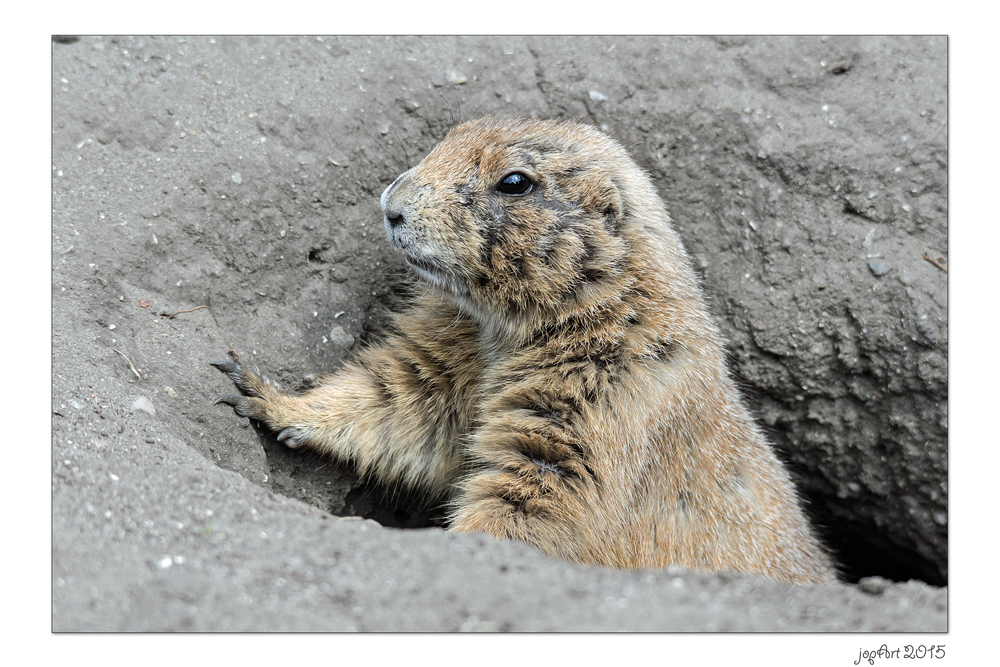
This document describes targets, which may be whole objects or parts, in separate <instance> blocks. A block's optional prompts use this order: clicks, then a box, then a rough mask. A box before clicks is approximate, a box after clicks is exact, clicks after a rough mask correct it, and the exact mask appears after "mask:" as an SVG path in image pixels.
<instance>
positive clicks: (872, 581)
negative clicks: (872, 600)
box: [858, 577, 889, 595]
mask: <svg viewBox="0 0 1000 667" xmlns="http://www.w3.org/2000/svg"><path fill="white" fill-rule="evenodd" d="M888 587H889V580H888V579H883V578H882V577H865V578H864V579H862V580H861V581H859V582H858V588H859V589H860V590H861V592H862V593H867V594H868V595H882V593H884V592H885V589H887V588H888Z"/></svg>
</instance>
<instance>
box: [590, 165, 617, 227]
mask: <svg viewBox="0 0 1000 667" xmlns="http://www.w3.org/2000/svg"><path fill="white" fill-rule="evenodd" d="M582 203H583V207H584V209H586V210H588V211H594V212H595V213H599V214H600V215H602V216H604V220H605V225H606V226H607V227H608V229H612V230H614V229H618V228H619V227H620V226H621V223H622V214H623V213H624V208H623V206H622V193H621V190H620V189H619V187H618V183H617V182H616V181H615V179H614V178H612V177H610V176H606V175H604V174H600V173H598V174H595V175H594V176H593V177H592V181H591V183H590V184H588V187H587V188H586V190H585V191H584V197H583V202H582Z"/></svg>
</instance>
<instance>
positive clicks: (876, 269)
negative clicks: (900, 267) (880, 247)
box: [868, 262, 893, 277]
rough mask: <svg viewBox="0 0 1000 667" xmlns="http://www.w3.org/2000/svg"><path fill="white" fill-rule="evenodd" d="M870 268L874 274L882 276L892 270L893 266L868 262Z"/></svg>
mask: <svg viewBox="0 0 1000 667" xmlns="http://www.w3.org/2000/svg"><path fill="white" fill-rule="evenodd" d="M868 268H869V270H871V272H872V275H874V276H877V277H882V276H884V275H885V274H887V273H889V272H890V271H892V268H893V267H891V266H885V265H884V264H881V263H879V262H868Z"/></svg>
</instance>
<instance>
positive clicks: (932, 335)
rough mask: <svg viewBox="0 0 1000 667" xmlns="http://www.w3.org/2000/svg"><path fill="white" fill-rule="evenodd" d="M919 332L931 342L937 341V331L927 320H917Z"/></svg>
mask: <svg viewBox="0 0 1000 667" xmlns="http://www.w3.org/2000/svg"><path fill="white" fill-rule="evenodd" d="M917 331H919V332H920V333H921V334H922V335H923V337H924V338H926V339H927V340H929V341H930V342H932V343H934V342H936V341H937V330H936V329H935V328H934V325H933V324H931V323H930V322H928V321H927V320H917Z"/></svg>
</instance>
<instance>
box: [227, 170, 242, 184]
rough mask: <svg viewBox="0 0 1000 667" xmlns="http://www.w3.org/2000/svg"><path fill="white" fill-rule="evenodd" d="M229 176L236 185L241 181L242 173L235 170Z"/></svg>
mask: <svg viewBox="0 0 1000 667" xmlns="http://www.w3.org/2000/svg"><path fill="white" fill-rule="evenodd" d="M230 178H232V179H233V183H235V184H236V185H239V184H240V183H242V182H243V175H242V174H240V172H238V171H237V172H235V173H234V174H233V175H232V176H230Z"/></svg>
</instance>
